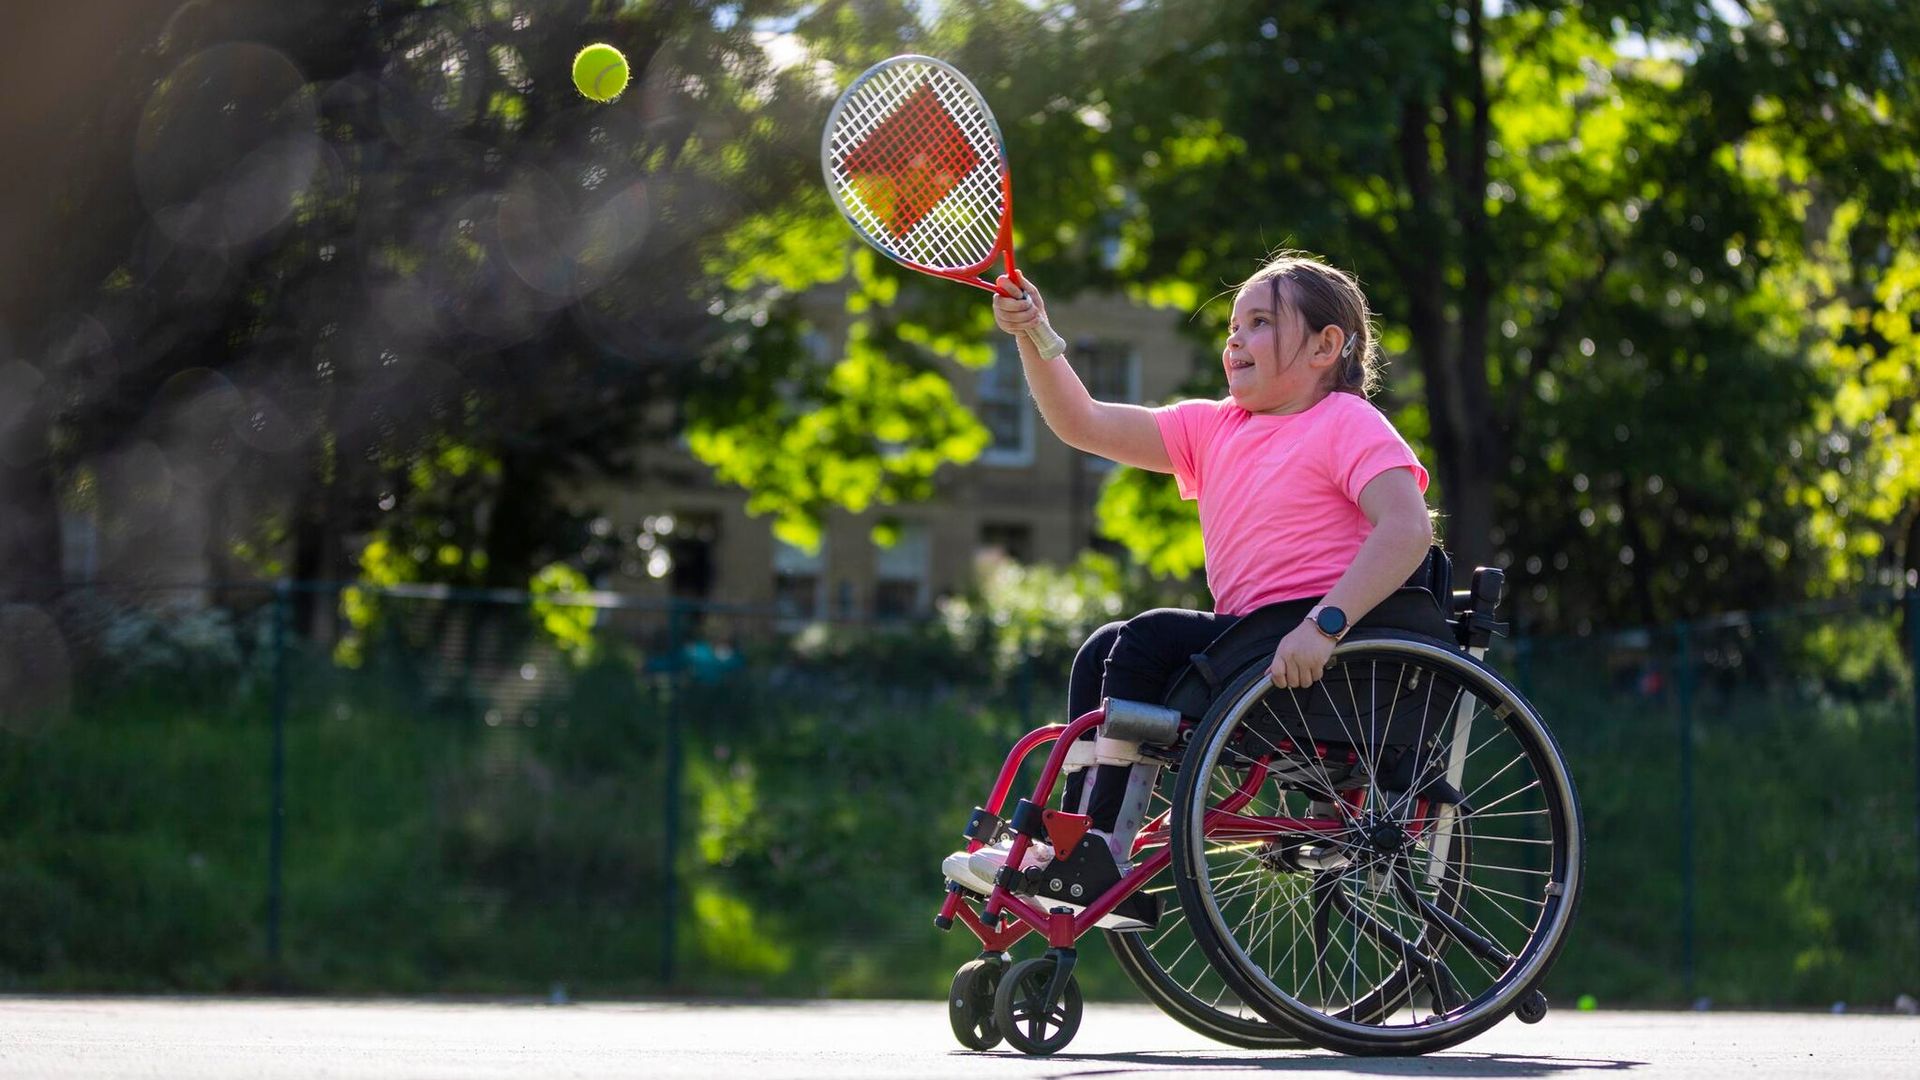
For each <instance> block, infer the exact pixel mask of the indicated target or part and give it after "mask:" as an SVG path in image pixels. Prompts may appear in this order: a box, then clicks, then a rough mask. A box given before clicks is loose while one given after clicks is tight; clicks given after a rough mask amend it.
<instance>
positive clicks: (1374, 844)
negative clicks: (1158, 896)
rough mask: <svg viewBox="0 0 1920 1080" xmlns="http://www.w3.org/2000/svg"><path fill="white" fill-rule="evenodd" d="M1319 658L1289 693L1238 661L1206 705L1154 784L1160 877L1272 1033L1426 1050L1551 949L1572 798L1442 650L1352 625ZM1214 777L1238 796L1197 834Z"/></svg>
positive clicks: (1518, 715)
mask: <svg viewBox="0 0 1920 1080" xmlns="http://www.w3.org/2000/svg"><path fill="white" fill-rule="evenodd" d="M1334 658H1335V664H1334V666H1332V667H1330V668H1329V669H1328V672H1327V676H1326V677H1325V678H1324V679H1322V680H1321V681H1320V683H1318V684H1316V685H1315V686H1314V687H1312V688H1310V689H1308V690H1285V689H1280V688H1277V687H1274V686H1273V685H1272V682H1271V680H1270V679H1269V678H1268V677H1267V675H1266V672H1265V668H1264V665H1260V666H1258V667H1256V668H1253V669H1249V670H1248V671H1246V672H1244V673H1242V674H1241V675H1240V676H1239V677H1238V678H1236V679H1235V680H1234V681H1233V684H1232V685H1231V687H1230V688H1229V690H1228V691H1227V692H1226V693H1224V694H1222V695H1221V696H1220V697H1219V698H1218V699H1217V700H1216V702H1215V704H1214V707H1213V708H1212V710H1210V711H1209V713H1208V715H1207V717H1206V719H1205V720H1204V721H1203V722H1202V723H1201V725H1200V726H1199V728H1198V729H1196V731H1195V734H1194V737H1193V740H1192V741H1191V743H1190V744H1189V745H1188V747H1187V751H1186V755H1185V759H1184V761H1183V762H1182V766H1181V770H1180V778H1179V782H1178V784H1177V787H1176V791H1175V798H1174V804H1175V805H1174V818H1173V821H1174V824H1175V827H1174V828H1173V830H1172V841H1173V867H1174V883H1175V887H1176V890H1177V892H1178V893H1179V896H1180V901H1181V907H1182V908H1183V909H1184V911H1185V913H1186V915H1187V918H1188V921H1189V923H1190V925H1191V928H1192V932H1193V935H1194V938H1195V940H1196V942H1197V943H1198V944H1199V946H1200V948H1201V949H1202V950H1203V951H1204V952H1205V953H1206V955H1207V958H1208V960H1209V961H1210V962H1211V963H1212V964H1213V965H1214V967H1215V968H1216V969H1217V970H1218V971H1219V972H1220V975H1221V978H1222V979H1223V981H1225V982H1226V983H1227V984H1228V985H1229V986H1230V987H1231V988H1232V989H1233V990H1234V991H1235V992H1237V993H1238V994H1239V995H1240V997H1241V998H1242V1000H1244V1001H1245V1002H1246V1003H1247V1004H1248V1005H1250V1006H1252V1007H1253V1008H1254V1009H1255V1010H1257V1011H1258V1012H1259V1013H1260V1014H1261V1015H1263V1016H1265V1017H1266V1018H1267V1019H1269V1020H1271V1021H1273V1022H1274V1023H1275V1024H1276V1025H1278V1026H1280V1027H1281V1028H1282V1029H1285V1030H1289V1031H1296V1032H1298V1033H1299V1034H1300V1035H1301V1036H1302V1037H1303V1038H1305V1039H1307V1040H1308V1041H1310V1042H1312V1043H1314V1044H1316V1045H1319V1046H1322V1047H1325V1048H1327V1049H1330V1050H1337V1051H1339V1052H1342V1053H1347V1054H1424V1053H1430V1052H1432V1051H1435V1050H1440V1049H1444V1048H1446V1047H1448V1046H1453V1045H1456V1044H1457V1043H1460V1042H1462V1041H1464V1040H1466V1039H1469V1038H1472V1037H1473V1036H1475V1035H1478V1034H1480V1033H1481V1032H1483V1031H1485V1030H1486V1029H1487V1028H1489V1027H1492V1026H1493V1025H1494V1024H1496V1023H1498V1022H1499V1021H1500V1020H1501V1019H1502V1018H1504V1017H1505V1016H1507V1015H1508V1014H1509V1013H1511V1012H1513V1011H1514V1010H1515V1009H1516V1008H1517V1007H1518V1006H1519V1005H1520V1003H1521V1002H1522V1000H1523V999H1525V998H1526V996H1527V995H1528V994H1529V993H1530V992H1531V991H1533V990H1534V989H1535V988H1536V987H1537V986H1538V985H1539V983H1540V981H1541V980H1542V979H1543V978H1544V977H1545V976H1546V973H1547V971H1548V969H1549V968H1550V967H1551V966H1552V963H1553V961H1554V959H1555V958H1556V957H1557V956H1558V954H1559V952H1560V949H1561V947H1562V946H1563V945H1564V944H1565V941H1566V934H1567V930H1568V928H1569V926H1570V925H1571V922H1572V917H1573V913H1574V910H1575V908H1576V906H1577V904H1578V898H1579V890H1580V884H1581V879H1582V870H1583V865H1584V858H1585V842H1584V836H1583V834H1582V829H1581V823H1580V810H1579V803H1578V799H1577V797H1576V795H1575V793H1574V789H1573V782H1572V779H1571V777H1570V776H1569V775H1568V773H1567V769H1566V764H1565V761H1564V760H1563V759H1562V757H1561V755H1560V751H1559V748H1558V746H1557V745H1556V744H1555V743H1554V740H1553V737H1552V735H1551V734H1550V733H1549V732H1548V731H1547V729H1546V726H1545V724H1544V723H1543V722H1542V721H1541V720H1540V717H1539V715H1538V714H1537V713H1536V712H1535V711H1534V709H1533V707H1532V706H1531V705H1530V704H1528V703H1527V701H1526V700H1525V699H1524V698H1522V697H1521V696H1520V694H1519V693H1518V692H1517V691H1515V690H1514V689H1513V688H1512V687H1511V686H1509V685H1508V684H1507V683H1506V682H1505V680H1503V679H1501V678H1500V677H1499V675H1497V674H1495V673H1494V672H1493V671H1491V670H1490V669H1488V668H1487V667H1486V666H1485V665H1483V664H1481V663H1480V662H1479V661H1477V660H1474V659H1472V658H1471V657H1468V656H1466V655H1464V654H1462V653H1461V652H1460V651H1459V650H1458V649H1457V648H1455V647H1453V646H1452V645H1450V644H1448V643H1444V642H1439V641H1434V640H1431V639H1427V638H1419V637H1413V636H1407V635H1401V636H1368V637H1364V638H1357V639H1354V640H1349V641H1347V642H1343V643H1342V644H1341V645H1340V646H1339V647H1338V648H1337V649H1336V650H1335V653H1334ZM1469 699H1470V705H1469V707H1467V708H1465V709H1464V710H1462V709H1461V708H1460V705H1461V703H1462V702H1463V701H1468V700H1469ZM1462 715H1464V717H1465V719H1466V723H1465V724H1462V723H1460V719H1461V716H1462ZM1323 747H1324V753H1323V751H1322V749H1321V748H1323ZM1349 757H1351V760H1349ZM1233 791H1238V792H1239V793H1240V797H1242V798H1247V799H1250V800H1251V801H1250V802H1248V803H1247V805H1246V807H1245V809H1244V810H1243V811H1241V812H1239V813H1238V815H1237V816H1235V817H1233V818H1229V819H1217V820H1216V821H1215V824H1214V825H1213V826H1211V829H1212V831H1211V833H1210V834H1208V835H1203V834H1202V826H1203V823H1204V822H1205V821H1206V820H1207V812H1208V810H1209V808H1210V807H1218V806H1219V805H1221V800H1222V799H1224V798H1227V797H1228V794H1227V793H1229V792H1233ZM1356 791H1357V792H1361V793H1362V798H1361V799H1360V800H1359V801H1360V806H1359V807H1357V808H1356V807H1354V806H1353V805H1351V804H1349V803H1348V802H1346V801H1345V800H1343V799H1341V798H1340V796H1341V795H1344V794H1348V793H1351V792H1356ZM1254 817H1259V818H1265V819H1268V821H1267V823H1266V824H1264V825H1262V824H1260V823H1255V822H1250V821H1249V820H1248V819H1249V818H1254ZM1279 822H1284V823H1285V824H1284V825H1282V824H1279ZM1456 841H1457V842H1456ZM1468 844H1471V848H1469V847H1468ZM1443 852H1444V857H1443Z"/></svg>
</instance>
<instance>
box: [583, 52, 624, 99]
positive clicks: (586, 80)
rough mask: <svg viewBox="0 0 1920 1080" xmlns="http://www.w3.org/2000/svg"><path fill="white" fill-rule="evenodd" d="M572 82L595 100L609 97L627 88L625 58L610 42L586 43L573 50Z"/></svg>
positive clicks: (613, 96) (615, 95)
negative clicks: (577, 49)
mask: <svg viewBox="0 0 1920 1080" xmlns="http://www.w3.org/2000/svg"><path fill="white" fill-rule="evenodd" d="M573 85H575V86H577V87H579V88H580V92H581V93H583V94H585V95H587V96H588V97H590V98H592V99H593V100H595V101H612V100H613V99H614V98H617V97H619V96H620V91H622V90H625V89H626V88H627V58H626V57H624V56H621V55H620V50H619V49H616V48H614V47H613V46H611V45H606V44H601V43H596V44H593V45H589V46H587V47H586V48H584V49H581V50H580V51H579V52H578V53H575V54H574V57H573Z"/></svg>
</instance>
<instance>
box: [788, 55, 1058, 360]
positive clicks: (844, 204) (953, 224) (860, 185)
mask: <svg viewBox="0 0 1920 1080" xmlns="http://www.w3.org/2000/svg"><path fill="white" fill-rule="evenodd" d="M820 166H821V168H822V169H823V170H824V171H825V173H826V177H827V190H828V191H829V192H831V193H832V194H833V201H834V203H835V205H837V206H839V207H840V212H841V213H842V214H845V215H846V218H847V222H848V223H849V224H851V225H852V226H853V231H854V232H856V233H859V234H860V238H861V239H862V240H865V241H866V242H867V243H869V244H872V245H873V246H874V247H875V248H878V249H879V250H880V253H881V254H883V255H885V256H886V257H887V258H889V259H892V260H893V261H894V262H897V263H899V264H900V265H901V266H904V267H906V268H907V269H909V270H918V271H920V272H921V273H923V274H932V275H934V276H935V277H943V278H951V279H953V280H954V281H962V282H965V283H966V284H968V285H972V286H974V287H976V288H981V289H985V290H987V291H988V292H992V293H997V294H1001V295H1006V296H1012V297H1015V298H1018V297H1020V296H1021V295H1022V294H1021V293H1019V292H1011V293H1001V290H1000V288H999V287H998V286H996V285H994V284H993V283H992V282H991V281H987V280H983V279H982V278H981V276H980V275H981V273H982V272H983V271H985V270H986V269H987V268H988V267H990V266H992V265H993V263H994V261H995V260H996V259H998V258H999V257H1000V256H1002V255H1005V256H1006V261H1007V276H1009V277H1012V276H1014V274H1015V270H1014V266H1013V177H1012V174H1011V173H1009V172H1008V170H1007V149H1006V143H1005V142H1004V141H1003V140H1002V139H1001V137H1000V125H998V124H996V123H994V122H993V113H991V112H989V111H988V109H987V102H986V99H985V98H983V97H981V96H980V91H978V90H976V89H974V87H973V84H972V83H970V82H968V81H967V77H966V76H964V75H962V74H960V73H959V72H958V71H956V70H954V68H953V66H952V65H950V64H947V63H944V62H942V61H939V60H935V59H933V58H932V57H930V56H895V57H893V58H891V59H887V60H882V61H880V62H879V63H877V64H875V65H873V66H872V67H870V68H868V69H867V70H866V71H864V72H862V73H861V75H860V77H859V78H857V79H855V80H853V85H851V86H849V87H847V89H846V92H845V93H843V94H841V95H840V100H839V101H837V102H834V105H833V112H832V113H831V114H830V115H829V116H828V117H827V130H826V133H825V134H824V135H822V136H821V139H820ZM1026 336H1027V339H1028V340H1029V341H1031V342H1032V343H1033V345H1034V347H1035V348H1036V349H1038V350H1039V351H1040V355H1041V356H1042V357H1044V358H1047V359H1052V358H1053V357H1056V356H1064V355H1066V351H1067V343H1066V342H1065V341H1063V340H1061V338H1060V335H1058V334H1056V333H1054V332H1053V331H1052V330H1051V329H1049V328H1047V327H1046V326H1045V325H1044V324H1042V325H1040V326H1036V327H1034V328H1032V329H1030V330H1028V331H1026Z"/></svg>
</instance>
